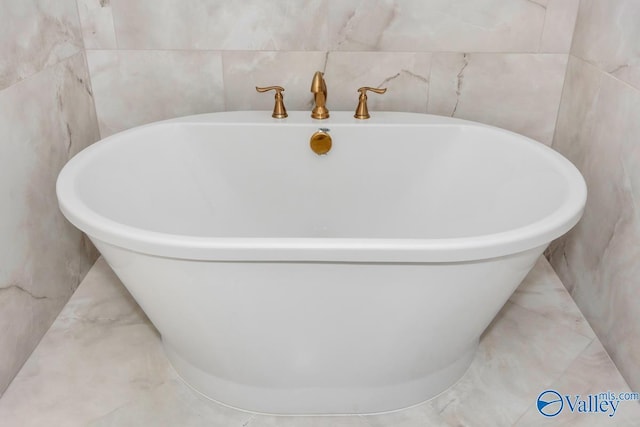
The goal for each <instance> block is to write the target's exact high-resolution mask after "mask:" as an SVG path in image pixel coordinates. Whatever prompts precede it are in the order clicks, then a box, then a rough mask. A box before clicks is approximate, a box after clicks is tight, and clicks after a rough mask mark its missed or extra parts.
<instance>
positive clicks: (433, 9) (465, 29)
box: [77, 0, 579, 144]
mask: <svg viewBox="0 0 640 427" xmlns="http://www.w3.org/2000/svg"><path fill="white" fill-rule="evenodd" d="M77 1H78V8H79V11H80V19H81V23H82V34H83V37H84V43H85V46H86V48H87V58H88V63H89V70H90V75H91V78H92V83H93V86H94V92H95V102H96V109H97V115H98V120H99V124H100V131H101V135H102V137H105V136H108V135H110V134H112V133H114V132H117V131H120V130H123V129H127V128H129V127H132V126H135V125H138V124H142V123H147V122H150V121H154V120H160V119H164V118H169V117H173V116H176V115H182V114H190V113H200V112H205V111H222V110H239V109H264V110H270V109H271V108H272V102H273V97H272V96H269V95H260V94H257V93H256V92H255V91H254V89H253V87H254V86H255V85H272V84H278V85H281V86H284V87H285V88H286V91H285V102H286V105H287V108H288V109H289V110H295V109H307V108H310V103H311V94H310V93H309V86H310V82H311V77H312V75H313V72H314V71H316V70H322V71H325V72H326V80H327V83H328V87H329V97H328V106H329V108H330V109H333V110H351V109H355V106H356V105H357V92H356V90H357V88H358V87H360V86H364V85H368V86H386V87H388V88H389V91H388V92H387V93H386V94H385V95H383V96H376V95H372V96H371V97H370V98H369V99H370V103H371V104H370V109H371V110H372V111H375V110H383V109H384V110H402V111H416V112H431V113H436V114H445V115H450V116H455V117H460V118H468V119H473V120H478V121H482V122H486V123H489V124H494V125H498V126H501V127H505V128H507V129H510V130H514V131H516V132H520V133H523V134H525V135H528V136H531V137H533V138H535V139H537V140H540V141H542V142H544V143H547V144H550V143H551V141H552V138H553V131H554V127H555V121H556V117H557V110H558V106H559V103H560V96H561V92H562V83H563V81H564V75H565V70H566V64H567V59H568V54H569V48H570V45H571V39H572V34H573V29H574V23H575V19H576V15H577V11H578V3H579V0H453V1H452V0H448V1H442V0H366V1H365V0H282V1H278V2H264V1H261V0H246V1H243V2H229V1H222V0H198V1H190V2H181V1H178V0H136V1H129V0H77ZM494 89H499V90H498V91H495V90H494Z"/></svg>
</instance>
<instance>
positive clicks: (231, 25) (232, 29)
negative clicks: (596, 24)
mask: <svg viewBox="0 0 640 427" xmlns="http://www.w3.org/2000/svg"><path fill="white" fill-rule="evenodd" d="M578 3H579V0H455V1H443V0H401V1H398V0H373V1H362V0H304V1H292V0H288V1H279V2H260V1H257V0H251V1H250V2H246V1H245V2H242V3H233V2H224V1H221V0H199V1H197V2H194V1H191V2H187V3H185V2H179V1H176V0H161V1H157V0H137V1H135V2H131V1H127V0H78V4H79V7H80V16H81V21H82V27H83V33H84V36H85V44H86V46H87V48H90V49H94V48H95V49H106V48H113V47H114V45H113V43H114V42H115V36H117V40H118V42H119V43H120V45H119V47H120V48H123V49H189V50H199V49H224V50H295V51H299V50H305V51H318V50H327V49H331V50H347V51H360V50H366V51H369V50H382V51H399V52H407V51H417V52H452V51H453V52H457V51H461V52H527V53H533V52H545V53H568V52H569V47H570V46H571V37H572V34H573V27H574V23H575V19H576V14H577V11H578ZM114 21H115V24H116V25H115V27H116V28H115V35H114V34H113V31H114V30H113V23H114Z"/></svg>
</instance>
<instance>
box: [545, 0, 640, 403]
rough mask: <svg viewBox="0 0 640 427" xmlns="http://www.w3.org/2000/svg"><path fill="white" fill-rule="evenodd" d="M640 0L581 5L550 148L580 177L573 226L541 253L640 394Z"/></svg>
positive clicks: (606, 0)
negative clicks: (579, 208) (580, 199)
mask: <svg viewBox="0 0 640 427" xmlns="http://www.w3.org/2000/svg"><path fill="white" fill-rule="evenodd" d="M638 22H640V2H638V1H637V0H582V2H581V5H580V11H579V14H578V19H577V24H576V31H575V36H574V37H575V40H574V43H573V46H572V50H571V56H570V59H569V66H568V73H567V78H566V83H565V88H564V91H563V95H562V102H561V106H560V112H559V117H558V124H557V128H556V134H555V137H554V140H553V147H554V148H556V149H557V150H558V151H560V152H561V153H563V154H564V155H565V156H567V157H568V158H569V159H570V160H572V161H573V162H574V163H575V164H576V165H577V166H578V168H579V169H580V171H581V172H582V174H583V175H584V177H585V179H586V181H587V185H588V187H589V198H588V201H587V207H586V211H585V214H584V217H583V219H582V221H581V222H580V223H579V224H578V226H577V227H576V228H575V229H574V230H573V231H572V232H571V233H570V234H569V235H568V236H567V237H566V238H564V239H561V240H559V241H557V242H554V244H553V245H552V247H551V248H550V250H549V252H548V254H549V255H550V260H551V262H552V264H553V266H554V268H555V270H556V271H557V272H558V274H559V276H560V278H561V279H562V281H563V282H564V284H565V285H566V286H567V287H568V289H569V291H570V292H571V295H572V296H573V298H574V299H575V300H576V302H577V303H578V306H579V307H580V309H581V310H582V312H583V313H584V315H585V317H586V318H587V319H588V320H589V322H590V323H591V325H592V327H593V329H594V330H595V332H596V333H597V335H598V337H599V338H600V340H601V341H602V343H603V345H604V346H605V348H606V349H607V351H608V352H609V354H610V355H611V357H612V359H613V361H614V362H615V363H616V365H617V366H618V368H619V370H620V371H621V372H622V374H623V376H624V377H625V379H626V380H627V382H628V383H629V385H630V386H631V388H632V389H634V390H640V370H639V369H638V366H639V365H638V363H639V362H638V361H640V310H639V309H638V307H639V306H640V305H639V304H640V210H639V208H638V206H639V204H638V203H640V25H638Z"/></svg>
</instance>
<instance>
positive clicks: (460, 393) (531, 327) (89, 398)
mask: <svg viewBox="0 0 640 427" xmlns="http://www.w3.org/2000/svg"><path fill="white" fill-rule="evenodd" d="M545 301H546V302H548V303H549V304H548V305H545V304H544V302H545ZM525 307H527V308H525ZM565 311H568V313H569V316H568V317H567V318H563V313H564V312H565ZM577 313H578V311H577V308H576V307H575V305H572V304H571V302H570V298H569V297H568V295H567V294H566V291H565V290H564V288H563V287H562V284H561V283H560V282H559V280H558V279H557V277H556V276H555V275H554V274H553V271H552V270H551V268H550V267H549V265H548V264H547V261H546V260H545V259H544V258H540V260H539V261H538V263H537V265H536V266H535V267H534V270H533V271H532V273H531V274H530V275H529V276H528V277H527V279H526V280H525V281H524V282H523V283H522V285H521V286H520V288H519V289H518V291H517V293H516V294H515V295H514V297H513V298H512V301H511V302H508V303H507V304H506V305H505V307H504V308H503V310H502V311H501V312H500V314H498V316H497V317H496V319H495V320H494V322H493V323H492V324H491V325H490V326H489V328H488V329H487V331H485V333H484V335H483V337H482V338H481V341H480V348H479V350H478V354H477V356H476V358H475V360H474V362H473V363H472V365H471V368H470V369H469V371H468V372H467V373H466V374H465V376H464V377H463V378H462V379H461V380H460V381H459V382H458V383H457V384H456V385H454V386H453V387H452V388H450V389H449V390H447V391H446V392H444V393H443V394H441V395H440V396H438V397H436V398H434V399H432V400H431V401H428V402H426V403H423V404H421V405H418V406H415V407H413V408H410V409H406V410H403V411H398V412H394V413H389V414H384V415H372V416H339V417H317V416H313V417H278V416H264V415H254V414H250V413H245V412H241V411H236V410H233V409H230V408H227V407H225V406H221V405H219V404H216V403H214V402H211V401H209V400H207V399H205V398H203V397H201V395H199V394H198V393H195V392H193V391H192V390H191V389H190V388H189V387H188V386H186V385H185V384H184V383H183V382H182V381H181V380H180V379H179V378H178V377H177V374H176V373H175V372H174V371H173V369H172V368H171V367H170V365H169V363H168V361H167V360H166V358H165V357H164V355H163V353H162V348H161V343H160V337H159V336H158V334H157V332H156V330H155V329H154V328H153V326H151V324H150V323H149V321H148V320H147V318H146V317H145V316H144V314H143V313H142V311H141V310H140V308H139V307H138V306H137V304H136V303H135V302H134V301H133V299H132V297H131V296H130V295H129V293H128V292H127V291H126V290H125V288H124V287H123V285H122V284H121V283H120V281H119V280H118V279H117V278H116V277H115V275H114V274H113V273H112V271H111V270H110V269H109V267H108V266H107V265H106V263H105V262H104V260H103V259H100V260H99V261H98V262H97V263H96V265H95V266H94V268H93V269H92V270H91V271H90V273H89V274H88V275H87V276H86V278H85V280H84V281H83V283H82V285H81V286H80V287H79V289H78V290H77V292H76V293H75V294H74V296H73V297H72V298H71V300H70V301H69V303H68V304H67V306H66V307H65V309H64V310H63V311H62V313H61V314H60V316H59V317H58V319H57V320H56V322H55V323H54V325H53V326H52V327H51V329H50V331H49V332H48V333H47V335H46V336H45V337H44V338H43V340H42V342H41V343H40V345H39V346H38V348H37V349H36V351H35V352H34V353H33V354H32V356H31V358H30V359H29V360H28V362H27V363H26V364H25V366H24V368H23V369H22V371H21V372H20V374H19V375H18V376H17V377H16V379H15V380H14V382H13V383H12V384H11V386H10V388H9V389H8V390H7V392H6V393H5V395H4V396H3V397H2V398H1V399H0V419H1V420H3V422H5V423H7V425H20V426H24V427H28V426H41V425H64V426H70V427H71V426H92V427H97V426H100V427H106V426H141V425H153V426H176V425H180V426H185V427H190V426H225V427H228V426H237V427H240V426H243V427H247V426H248V427H259V426H275V427H285V426H292V427H293V426H295V427H306V426H309V427H311V426H315V427H322V426H327V427H328V426H331V427H335V426H338V427H342V426H344V427H378V426H380V427H384V426H394V427H413V426H415V427H418V426H421V427H422V426H426V425H428V426H460V425H474V426H476V425H477V426H480V425H482V426H484V425H487V426H488V425H491V426H497V427H499V426H512V425H523V426H524V425H541V423H543V422H544V421H545V420H544V418H543V417H542V416H541V415H540V414H538V413H537V410H536V409H535V402H536V398H537V396H538V395H539V393H540V392H541V391H543V390H545V389H547V388H549V387H556V388H558V390H562V391H565V392H566V393H580V394H587V393H592V392H600V391H608V390H612V391H616V392H618V391H628V390H629V388H628V386H627V385H626V383H625V382H624V380H623V379H622V377H621V376H620V374H619V373H618V372H617V370H616V368H615V366H614V365H613V364H612V362H611V360H610V359H609V358H608V356H607V354H606V352H604V350H603V349H602V347H601V346H600V343H599V341H598V340H597V338H594V335H593V332H592V331H591V330H590V329H589V326H588V325H587V323H586V321H585V320H584V318H582V317H577ZM585 417H588V418H585ZM638 417H640V405H638V404H637V403H633V402H623V403H621V404H620V406H619V408H618V411H617V414H616V416H615V418H613V419H610V418H609V417H607V415H605V414H586V415H585V414H570V413H566V414H565V413H563V414H562V417H561V418H559V419H560V420H562V421H563V422H564V424H561V425H575V426H580V425H585V420H588V421H587V422H588V423H589V424H588V425H594V424H592V422H593V421H594V420H595V421H596V422H598V423H599V422H602V423H603V424H604V423H605V422H607V423H608V424H607V425H616V426H630V427H631V426H633V425H634V423H635V420H637V419H638ZM537 423H538V424H537Z"/></svg>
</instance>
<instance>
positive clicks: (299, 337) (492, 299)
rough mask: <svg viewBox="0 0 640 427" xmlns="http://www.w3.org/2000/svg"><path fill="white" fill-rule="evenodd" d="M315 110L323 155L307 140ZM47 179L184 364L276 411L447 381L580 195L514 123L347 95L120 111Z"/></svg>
mask: <svg viewBox="0 0 640 427" xmlns="http://www.w3.org/2000/svg"><path fill="white" fill-rule="evenodd" d="M318 128H326V129H327V131H326V132H328V133H329V134H330V135H331V137H332V139H333V148H332V149H331V151H330V152H329V153H328V154H327V155H323V156H318V155H316V154H314V153H313V152H312V151H311V150H310V148H309V138H310V136H311V135H312V133H314V132H315V131H317V130H318ZM57 192H58V198H59V202H60V208H61V209H62V212H63V213H64V214H65V216H66V217H67V218H68V219H69V220H70V221H71V222H72V223H73V224H74V225H75V226H76V227H78V228H80V229H81V230H83V231H84V232H86V233H87V235H88V236H89V237H90V238H91V240H92V241H93V242H94V243H95V245H96V247H97V248H98V249H99V250H100V252H101V253H102V254H103V256H104V258H105V259H106V260H107V262H108V263H109V265H110V266H111V267H112V268H113V270H114V271H115V272H116V274H117V275H118V276H119V277H120V279H121V280H122V282H123V283H124V284H125V285H126V287H127V288H128V289H129V291H130V292H131V294H132V295H133V296H134V298H135V299H136V301H137V302H138V303H139V304H140V306H141V307H142V308H143V309H144V311H145V313H146V314H147V315H148V316H149V318H150V319H151V321H152V322H153V324H154V325H155V326H156V327H157V329H158V331H159V332H160V334H161V335H162V340H163V343H164V346H165V350H166V354H167V356H168V358H169V360H170V361H171V362H172V364H173V366H174V367H175V369H176V370H177V372H178V373H179V374H180V375H181V376H182V378H184V380H185V381H186V382H187V383H188V384H190V385H191V386H192V387H194V388H195V389H196V390H198V391H200V392H201V393H203V394H204V395H206V396H208V397H210V398H212V399H215V400H217V401H220V402H222V403H225V404H227V405H230V406H233V407H237V408H241V409H245V410H250V411H255V412H264V413H277V414H358V413H375V412H384V411H390V410H395V409H400V408H403V407H407V406H410V405H413V404H417V403H419V402H421V401H424V400H426V399H429V398H431V397H433V396H435V395H436V394H438V393H440V392H442V391H443V390H445V389H446V388H447V387H449V386H451V385H452V384H453V383H454V382H456V380H458V379H459V378H460V377H461V376H462V375H463V374H464V372H465V370H466V369H467V367H468V366H469V364H470V363H471V361H472V359H473V357H474V352H475V349H476V346H477V343H478V339H479V337H480V334H481V333H482V332H483V330H484V329H485V328H486V327H487V325H489V323H490V321H491V320H492V319H493V318H494V316H495V315H496V314H497V312H498V311H499V310H500V308H501V307H502V306H503V304H504V303H505V302H506V300H507V299H508V297H509V296H510V295H511V293H512V292H513V291H514V290H515V288H516V287H517V286H518V284H519V283H520V282H521V280H522V279H523V278H524V277H525V275H526V274H527V272H528V271H529V270H530V269H531V267H532V266H533V264H534V262H535V261H536V259H537V258H538V257H539V256H540V254H541V253H542V252H543V250H544V249H545V247H546V246H547V244H548V243H549V242H550V241H551V240H552V239H554V238H556V237H559V236H560V235H562V234H563V233H565V232H566V231H568V230H569V229H570V228H571V227H572V226H573V225H574V224H575V223H576V222H577V221H578V219H579V218H580V216H581V214H582V210H583V207H584V204H585V199H586V187H585V184H584V181H583V179H582V177H581V175H580V174H579V172H578V171H577V170H576V169H575V167H573V165H572V164H571V163H570V162H569V161H567V160H566V159H565V158H563V157H562V156H561V155H559V154H557V153H556V152H554V151H553V150H551V149H550V148H548V147H546V146H544V145H542V144H540V143H538V142H535V141H532V140H530V139H527V138H525V137H523V136H520V135H517V134H514V133H511V132H508V131H505V130H501V129H497V128H493V127H490V126H485V125H480V124H477V123H472V122H467V121H462V120H456V119H451V118H444V117H438V116H431V115H423V114H410V113H376V114H375V115H374V116H373V118H371V119H370V120H364V121H362V120H356V119H354V118H352V117H351V113H346V112H332V115H331V118H330V119H328V120H322V121H317V120H313V119H311V118H310V117H309V113H308V112H292V113H290V116H289V118H288V119H285V120H276V119H272V118H271V117H270V116H269V113H267V112H255V111H254V112H229V113H215V114H205V115H198V116H191V117H185V118H179V119H174V120H169V121H165V122H159V123H154V124H150V125H147V126H142V127H139V128H135V129H131V130H128V131H125V132H122V133H119V134H117V135H113V136H111V137H108V138H105V139H104V140H102V141H100V142H98V143H96V144H94V145H92V146H91V147H89V148H87V149H85V150H84V151H82V152H81V153H80V154H78V155H77V156H76V157H74V158H73V159H72V160H71V161H70V162H69V163H68V164H67V165H66V166H65V168H64V170H63V171H62V172H61V174H60V176H59V179H58V183H57Z"/></svg>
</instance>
